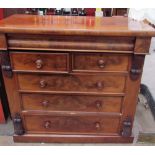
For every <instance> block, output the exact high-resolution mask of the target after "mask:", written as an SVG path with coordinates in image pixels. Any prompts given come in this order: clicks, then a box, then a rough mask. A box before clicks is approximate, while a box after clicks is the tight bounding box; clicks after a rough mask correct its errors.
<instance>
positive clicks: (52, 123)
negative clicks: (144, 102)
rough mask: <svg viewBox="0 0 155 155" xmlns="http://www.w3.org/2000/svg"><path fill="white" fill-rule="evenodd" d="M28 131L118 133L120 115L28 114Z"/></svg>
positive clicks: (26, 117)
mask: <svg viewBox="0 0 155 155" xmlns="http://www.w3.org/2000/svg"><path fill="white" fill-rule="evenodd" d="M24 117H25V118H24V119H25V127H26V130H27V133H66V134H73V133H74V134H78V133H80V134H82V133H83V134H95V133H100V134H118V133H119V120H120V118H119V117H110V116H106V117H105V116H49V115H48V116H45V115H27V116H24Z"/></svg>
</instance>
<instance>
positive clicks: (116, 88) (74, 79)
mask: <svg viewBox="0 0 155 155" xmlns="http://www.w3.org/2000/svg"><path fill="white" fill-rule="evenodd" d="M90 76H91V78H90ZM125 79H126V78H125V77H124V76H121V75H115V76H112V75H105V76H104V75H98V76H96V74H86V75H85V74H70V75H64V74H61V75H40V74H38V75H36V74H35V75H30V74H19V75H18V82H19V90H24V91H58V92H59V91H60V92H61V91H66V92H92V93H93V92H98V93H123V92H124V85H125Z"/></svg>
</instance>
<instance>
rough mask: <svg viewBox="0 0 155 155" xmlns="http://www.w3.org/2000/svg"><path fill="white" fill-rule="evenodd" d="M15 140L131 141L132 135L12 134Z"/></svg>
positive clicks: (65, 141) (60, 141) (62, 141)
mask: <svg viewBox="0 0 155 155" xmlns="http://www.w3.org/2000/svg"><path fill="white" fill-rule="evenodd" d="M13 139H14V141H15V142H28V143H31V142H33V143H36V142H37V143H43V142H44V143H132V142H133V137H122V136H105V135H80V134H79V135H73V134H72V135H68V134H66V135H65V134H48V135H47V134H25V135H23V136H17V135H14V136H13Z"/></svg>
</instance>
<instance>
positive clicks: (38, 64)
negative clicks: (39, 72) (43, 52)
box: [35, 59, 43, 69]
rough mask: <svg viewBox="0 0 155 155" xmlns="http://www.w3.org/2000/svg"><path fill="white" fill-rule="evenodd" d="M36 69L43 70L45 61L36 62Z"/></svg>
mask: <svg viewBox="0 0 155 155" xmlns="http://www.w3.org/2000/svg"><path fill="white" fill-rule="evenodd" d="M35 63H36V68H37V69H41V68H42V67H43V61H42V60H41V59H38V60H36V62H35Z"/></svg>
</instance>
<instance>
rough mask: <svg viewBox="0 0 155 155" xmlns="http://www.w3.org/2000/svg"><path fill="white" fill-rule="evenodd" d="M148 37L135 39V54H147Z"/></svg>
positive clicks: (149, 39) (149, 41) (148, 46)
mask: <svg viewBox="0 0 155 155" xmlns="http://www.w3.org/2000/svg"><path fill="white" fill-rule="evenodd" d="M150 43H151V38H150V37H137V38H136V42H135V48H134V52H135V53H137V54H138V53H148V52H149V48H150Z"/></svg>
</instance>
